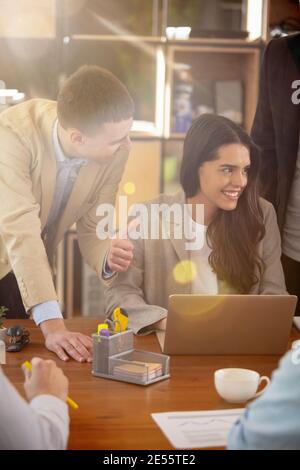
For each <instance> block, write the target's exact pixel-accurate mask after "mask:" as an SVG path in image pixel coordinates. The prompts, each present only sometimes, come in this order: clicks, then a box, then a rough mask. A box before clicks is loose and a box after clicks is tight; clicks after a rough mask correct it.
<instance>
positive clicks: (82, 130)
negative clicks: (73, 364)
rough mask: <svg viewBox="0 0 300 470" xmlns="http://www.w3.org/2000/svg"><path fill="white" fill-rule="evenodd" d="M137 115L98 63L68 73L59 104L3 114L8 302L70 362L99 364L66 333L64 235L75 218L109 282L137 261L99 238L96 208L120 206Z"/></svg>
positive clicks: (82, 341)
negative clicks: (57, 275) (57, 257)
mask: <svg viewBox="0 0 300 470" xmlns="http://www.w3.org/2000/svg"><path fill="white" fill-rule="evenodd" d="M132 116H133V102H132V99H131V97H130V96H129V94H128V91H127V90H126V88H125V86H124V85H123V84H122V83H121V82H120V81H119V80H118V79H117V78H116V77H115V76H114V75H112V74H111V73H110V72H108V71H107V70H104V69H101V68H99V67H96V66H84V67H82V68H81V69H79V70H78V71H77V72H75V73H74V74H73V75H72V76H71V77H69V79H68V80H66V82H65V83H64V85H63V87H62V89H61V91H60V93H59V96H58V100H57V103H56V102H53V101H48V100H43V99H34V100H29V101H27V102H25V103H22V104H20V105H17V106H15V107H12V108H10V109H8V110H6V111H4V112H3V113H1V115H0V305H5V306H6V307H8V308H9V316H10V317H11V318H20V317H23V318H26V316H28V314H30V313H31V314H32V316H33V319H34V320H35V322H36V323H37V324H38V325H40V327H41V329H42V332H43V334H44V337H45V343H46V346H47V348H48V349H50V350H51V351H54V352H55V353H56V354H57V355H58V356H59V357H60V359H62V360H67V359H68V356H71V357H73V358H74V359H76V360H77V361H85V360H87V361H91V339H90V338H89V337H88V336H85V335H83V334H81V333H75V332H70V331H68V330H67V329H66V327H65V325H64V321H63V318H62V314H61V311H60V308H59V304H58V301H57V295H56V292H55V288H54V284H53V278H52V270H51V267H52V265H53V255H54V251H55V248H56V247H57V245H58V243H59V242H60V240H62V238H63V236H64V233H65V232H66V231H67V230H68V229H69V228H70V227H71V226H72V225H73V224H74V223H76V225H77V233H78V242H79V247H80V250H81V253H82V255H83V257H84V259H85V261H86V262H87V263H88V264H89V265H90V266H91V267H92V268H93V269H94V270H95V271H96V272H97V273H98V275H99V277H100V278H102V277H103V276H106V277H108V276H110V275H111V274H112V272H113V271H123V270H126V269H127V268H128V265H129V263H130V260H131V258H132V245H131V243H130V242H129V241H126V240H121V241H119V240H114V241H113V242H112V243H111V244H110V242H109V240H104V241H103V240H99V239H98V238H97V235H96V225H97V222H98V221H99V220H98V219H99V218H98V217H97V216H96V209H97V207H98V206H99V205H100V204H102V203H110V204H114V202H115V196H116V193H117V189H118V184H119V182H120V179H121V176H122V173H123V170H124V166H125V164H126V160H127V156H128V151H129V149H130V144H131V143H130V139H129V131H130V129H131V126H132ZM120 244H121V245H120ZM120 246H121V248H120ZM124 248H125V249H124Z"/></svg>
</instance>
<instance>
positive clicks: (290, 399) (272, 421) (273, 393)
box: [228, 341, 300, 450]
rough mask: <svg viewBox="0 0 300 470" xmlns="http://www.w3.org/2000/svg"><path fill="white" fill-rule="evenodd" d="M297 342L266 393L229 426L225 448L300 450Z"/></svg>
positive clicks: (298, 347) (299, 385)
mask: <svg viewBox="0 0 300 470" xmlns="http://www.w3.org/2000/svg"><path fill="white" fill-rule="evenodd" d="M299 390H300V342H299V341H297V342H295V343H294V344H293V349H292V350H291V351H289V352H288V353H287V354H286V355H285V356H284V357H283V358H282V359H281V361H280V364H279V368H278V369H277V370H276V371H275V372H274V374H273V376H272V382H271V385H270V386H269V388H268V389H267V390H266V392H265V393H264V394H263V395H262V396H261V397H260V398H258V399H257V400H255V401H254V402H253V403H252V404H250V405H249V406H248V407H247V408H246V411H245V413H244V415H243V416H242V418H241V419H240V420H239V421H237V422H236V424H235V425H234V426H233V427H232V429H231V431H230V433H229V436H228V449H230V450H247V449H248V450H251V449H253V450H255V449H258V450H259V449H274V450H275V449H300V393H299Z"/></svg>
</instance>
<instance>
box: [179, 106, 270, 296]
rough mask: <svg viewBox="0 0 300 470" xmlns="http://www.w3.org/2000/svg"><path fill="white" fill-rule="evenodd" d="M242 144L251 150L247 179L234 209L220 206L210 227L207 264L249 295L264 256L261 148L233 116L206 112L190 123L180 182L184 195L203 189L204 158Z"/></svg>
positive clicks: (210, 157) (220, 276) (262, 266)
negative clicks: (261, 253) (261, 244)
mask: <svg viewBox="0 0 300 470" xmlns="http://www.w3.org/2000/svg"><path fill="white" fill-rule="evenodd" d="M233 143H238V144H242V145H244V146H245V147H246V148H247V149H248V150H249V153H250V160H251V165H250V169H249V172H248V182H247V186H246V187H245V189H244V191H243V193H242V194H241V196H240V198H239V200H238V204H237V207H236V209H234V210H232V211H226V210H223V209H219V210H218V211H217V212H216V214H215V216H214V218H213V220H212V221H211V223H210V224H209V226H208V229H207V235H206V236H207V243H208V244H209V246H210V247H211V249H212V251H211V254H210V257H209V263H210V265H211V267H212V268H213V270H214V272H215V273H216V274H217V276H218V279H220V280H224V281H226V282H227V283H228V284H229V285H231V286H232V287H234V288H235V289H237V291H238V292H240V293H242V294H247V293H249V291H250V290H251V287H252V286H253V285H254V284H255V283H256V282H257V281H258V278H257V276H256V274H255V272H256V270H258V272H259V273H260V274H261V273H262V271H263V269H264V263H263V260H262V259H261V258H260V256H259V254H258V252H257V245H258V242H259V241H260V240H262V238H263V237H264V235H265V226H264V221H263V213H262V209H261V206H260V203H259V190H258V184H259V183H258V174H259V168H260V151H259V148H258V147H257V146H256V145H255V144H254V142H253V141H252V139H251V138H250V137H249V136H248V134H247V133H246V132H245V131H244V130H243V129H242V128H241V127H240V126H238V125H237V124H235V123H233V122H232V121H230V120H229V119H227V118H225V117H222V116H216V115H212V114H203V115H202V116H200V117H199V118H197V119H196V120H195V121H194V122H193V124H192V126H191V127H190V129H189V131H188V133H187V135H186V138H185V141H184V148H183V159H182V165H181V170H180V182H181V185H182V187H183V190H184V192H185V195H186V197H193V196H195V195H196V194H197V192H198V191H199V189H200V185H199V176H198V170H199V168H200V167H201V165H202V164H203V163H204V162H206V161H211V160H215V159H216V158H218V155H217V153H218V149H219V148H220V147H221V146H222V145H228V144H233Z"/></svg>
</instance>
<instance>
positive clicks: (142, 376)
mask: <svg viewBox="0 0 300 470" xmlns="http://www.w3.org/2000/svg"><path fill="white" fill-rule="evenodd" d="M113 374H114V375H117V376H118V377H120V378H122V379H124V380H132V379H135V380H138V381H139V382H146V381H149V380H153V379H155V378H156V377H160V376H161V375H163V369H162V364H160V363H156V362H139V361H134V362H127V363H126V364H120V365H117V366H115V367H114V371H113Z"/></svg>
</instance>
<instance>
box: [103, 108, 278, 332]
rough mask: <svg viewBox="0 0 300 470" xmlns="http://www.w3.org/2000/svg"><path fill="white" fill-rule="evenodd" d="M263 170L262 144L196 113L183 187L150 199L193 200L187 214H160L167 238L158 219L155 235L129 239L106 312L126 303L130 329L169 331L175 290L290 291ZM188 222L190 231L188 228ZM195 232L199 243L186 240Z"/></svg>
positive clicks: (227, 122) (227, 123) (186, 148)
mask: <svg viewBox="0 0 300 470" xmlns="http://www.w3.org/2000/svg"><path fill="white" fill-rule="evenodd" d="M259 167H260V165H259V149H258V147H256V145H255V144H254V143H253V142H252V140H251V138H250V137H249V136H248V135H247V133H246V132H245V131H244V130H243V129H242V128H241V127H239V126H238V125H236V124H234V123H233V122H232V121H230V120H229V119H226V118H225V117H221V116H217V115H212V114H204V115H202V116H200V117H199V118H197V119H196V120H195V121H194V122H193V124H192V126H191V127H190V129H189V131H188V133H187V135H186V138H185V141H184V149H183V159H182V166H181V175H180V182H181V186H182V189H181V191H179V192H178V193H176V194H162V195H160V196H159V197H158V198H157V199H155V200H152V201H150V202H148V203H147V204H146V206H147V208H148V211H151V210H152V209H153V208H154V207H156V206H157V204H160V205H161V206H162V205H164V206H166V207H167V208H168V209H171V208H173V207H174V206H175V205H179V206H180V207H182V208H183V207H186V206H187V205H188V206H189V209H188V213H187V216H186V217H185V216H182V217H181V219H180V220H179V221H178V220H177V218H176V220H175V217H174V216H173V217H171V216H166V211H162V214H160V215H158V216H157V217H156V218H155V223H156V224H158V225H159V228H160V229H161V233H162V234H163V233H164V230H165V229H166V230H167V233H168V238H167V239H164V237H163V235H161V236H160V237H159V239H158V238H155V239H154V237H153V235H152V233H153V230H152V229H153V226H154V225H155V224H154V223H153V221H152V220H150V223H149V227H150V230H149V233H151V236H150V237H149V238H145V239H136V238H134V237H132V238H131V242H132V244H133V247H134V252H133V253H134V257H133V261H132V263H131V265H130V266H129V268H128V270H127V272H119V274H118V276H117V277H115V278H114V280H113V281H112V282H111V284H110V285H109V287H108V288H107V290H106V293H105V295H106V310H107V314H109V313H110V312H111V311H113V309H114V308H115V307H116V306H121V307H122V308H124V309H125V310H126V311H127V313H128V318H129V322H128V325H129V327H130V328H132V329H133V331H134V332H135V333H146V332H151V331H153V330H157V329H165V323H166V317H167V314H168V311H167V308H168V300H169V296H170V295H172V294H204V295H217V294H223V295H224V294H226V295H227V294H286V289H285V282H284V277H283V271H282V266H281V261H280V256H281V248H280V235H279V229H278V226H277V220H276V214H275V210H274V208H273V206H272V205H271V204H270V203H269V202H267V201H266V200H265V199H263V198H261V197H259V190H258V177H259ZM186 203H188V204H186ZM199 208H201V209H203V210H199ZM169 212H171V211H169ZM182 213H184V210H183V211H182ZM203 213H204V221H203V217H202V216H203ZM186 222H188V223H187V225H186V226H187V227H188V226H190V228H191V231H189V230H187V232H186V231H185V230H182V227H185V223H186ZM178 229H179V230H178ZM180 229H181V230H180ZM179 232H180V233H181V234H183V235H180V236H178V233H179ZM192 232H193V234H194V235H196V236H197V235H198V236H199V240H203V243H201V246H199V245H197V246H195V244H193V243H191V244H188V243H186V241H187V240H190V241H191V240H192V238H191V237H190V235H191V233H192ZM203 234H204V237H203V236H202V235H203ZM129 235H130V232H129ZM133 238H134V239H133ZM194 239H195V238H193V240H194Z"/></svg>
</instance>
